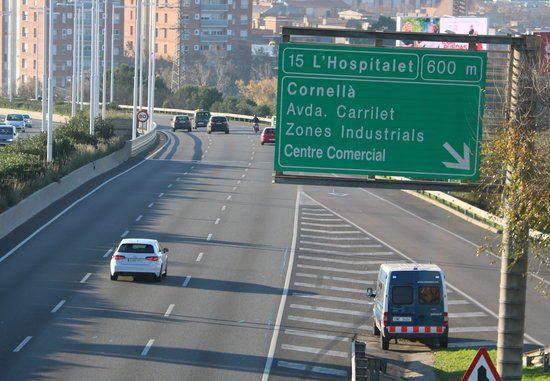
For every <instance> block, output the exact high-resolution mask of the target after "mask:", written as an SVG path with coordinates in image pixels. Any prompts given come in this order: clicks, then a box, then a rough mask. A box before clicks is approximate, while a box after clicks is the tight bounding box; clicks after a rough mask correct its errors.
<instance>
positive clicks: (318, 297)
mask: <svg viewBox="0 0 550 381" xmlns="http://www.w3.org/2000/svg"><path fill="white" fill-rule="evenodd" d="M292 296H293V297H296V298H305V299H315V300H328V301H330V302H342V303H355V304H362V305H365V306H370V305H372V302H369V301H367V300H364V299H352V298H340V297H338V296H330V295H312V294H302V293H300V292H294V293H292Z"/></svg>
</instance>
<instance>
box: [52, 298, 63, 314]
mask: <svg viewBox="0 0 550 381" xmlns="http://www.w3.org/2000/svg"><path fill="white" fill-rule="evenodd" d="M65 302H66V300H64V299H63V300H61V301H60V302H59V303H57V304H56V305H55V307H54V308H52V310H51V311H50V312H51V313H52V314H55V313H56V312H57V311H59V309H60V308H61V307H63V304H65Z"/></svg>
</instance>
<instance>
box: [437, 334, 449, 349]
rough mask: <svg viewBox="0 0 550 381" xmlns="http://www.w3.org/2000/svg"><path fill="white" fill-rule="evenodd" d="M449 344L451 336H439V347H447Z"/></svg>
mask: <svg viewBox="0 0 550 381" xmlns="http://www.w3.org/2000/svg"><path fill="white" fill-rule="evenodd" d="M448 346H449V337H448V336H444V337H440V338H439V348H444V349H446V348H447V347H448Z"/></svg>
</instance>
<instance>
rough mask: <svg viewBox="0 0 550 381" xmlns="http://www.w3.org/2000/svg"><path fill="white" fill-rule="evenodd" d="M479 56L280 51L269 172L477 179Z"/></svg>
mask: <svg viewBox="0 0 550 381" xmlns="http://www.w3.org/2000/svg"><path fill="white" fill-rule="evenodd" d="M486 62H487V55H486V53H485V52H470V51H447V50H430V49H406V48H403V49H397V48H393V49H384V48H366V47H357V46H343V45H310V44H293V43H283V44H281V45H280V48H279V79H278V80H279V84H278V85H279V87H278V97H277V143H276V148H275V170H276V171H292V172H324V173H347V174H369V175H394V176H407V177H415V178H439V179H443V178H445V179H447V178H448V179H476V178H478V177H479V151H480V142H481V136H482V119H483V93H484V89H485V67H486Z"/></svg>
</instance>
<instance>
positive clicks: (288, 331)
mask: <svg viewBox="0 0 550 381" xmlns="http://www.w3.org/2000/svg"><path fill="white" fill-rule="evenodd" d="M284 333H285V335H292V336H303V337H311V338H315V339H324V340H333V341H351V339H350V338H349V337H346V336H335V335H326V334H324V333H316V332H310V331H302V330H299V329H285V330H284Z"/></svg>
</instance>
